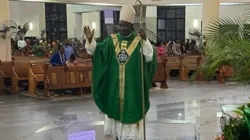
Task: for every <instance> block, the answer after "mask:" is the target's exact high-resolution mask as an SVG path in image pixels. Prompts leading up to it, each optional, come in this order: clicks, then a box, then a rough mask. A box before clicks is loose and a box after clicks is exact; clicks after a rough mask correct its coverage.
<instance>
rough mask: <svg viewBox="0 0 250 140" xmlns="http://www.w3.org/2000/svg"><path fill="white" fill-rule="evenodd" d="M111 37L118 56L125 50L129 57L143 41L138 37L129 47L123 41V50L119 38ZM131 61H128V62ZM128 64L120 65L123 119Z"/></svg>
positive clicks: (120, 95) (120, 94)
mask: <svg viewBox="0 0 250 140" xmlns="http://www.w3.org/2000/svg"><path fill="white" fill-rule="evenodd" d="M111 37H112V39H113V44H114V47H115V52H116V55H118V54H119V52H120V51H121V50H125V51H126V52H127V53H128V55H129V56H131V54H132V53H133V52H134V50H135V48H136V47H137V44H138V43H139V41H140V40H141V37H140V36H136V37H135V39H134V40H133V41H132V43H131V44H130V45H129V47H127V45H128V41H124V40H123V41H122V43H121V48H120V44H119V42H118V38H117V35H116V34H111ZM128 61H129V60H127V62H128ZM125 68H126V63H125V64H119V97H120V113H121V114H120V115H121V116H120V117H121V119H122V116H123V108H124V92H125V87H124V86H125V71H126V69H125Z"/></svg>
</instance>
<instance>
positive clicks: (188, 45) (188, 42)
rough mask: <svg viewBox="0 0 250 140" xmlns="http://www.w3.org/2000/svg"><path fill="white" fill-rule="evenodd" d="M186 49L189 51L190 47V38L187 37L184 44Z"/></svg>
mask: <svg viewBox="0 0 250 140" xmlns="http://www.w3.org/2000/svg"><path fill="white" fill-rule="evenodd" d="M185 47H186V50H187V51H189V47H190V39H187V42H186V44H185Z"/></svg>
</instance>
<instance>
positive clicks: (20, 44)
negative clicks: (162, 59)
mask: <svg viewBox="0 0 250 140" xmlns="http://www.w3.org/2000/svg"><path fill="white" fill-rule="evenodd" d="M17 46H18V48H21V49H23V48H24V47H25V46H26V42H25V41H24V40H23V38H22V37H21V38H20V40H18V42H17Z"/></svg>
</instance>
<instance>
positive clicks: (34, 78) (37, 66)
mask: <svg viewBox="0 0 250 140" xmlns="http://www.w3.org/2000/svg"><path fill="white" fill-rule="evenodd" d="M44 65H45V63H30V64H29V95H31V96H37V95H38V94H37V85H38V83H39V82H44Z"/></svg>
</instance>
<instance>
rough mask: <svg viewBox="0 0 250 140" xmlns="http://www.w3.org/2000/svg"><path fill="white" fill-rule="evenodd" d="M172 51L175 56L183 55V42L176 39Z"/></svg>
mask: <svg viewBox="0 0 250 140" xmlns="http://www.w3.org/2000/svg"><path fill="white" fill-rule="evenodd" d="M172 51H173V53H174V55H175V56H180V55H181V44H180V41H178V40H177V41H175V43H174V45H173V46H172Z"/></svg>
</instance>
